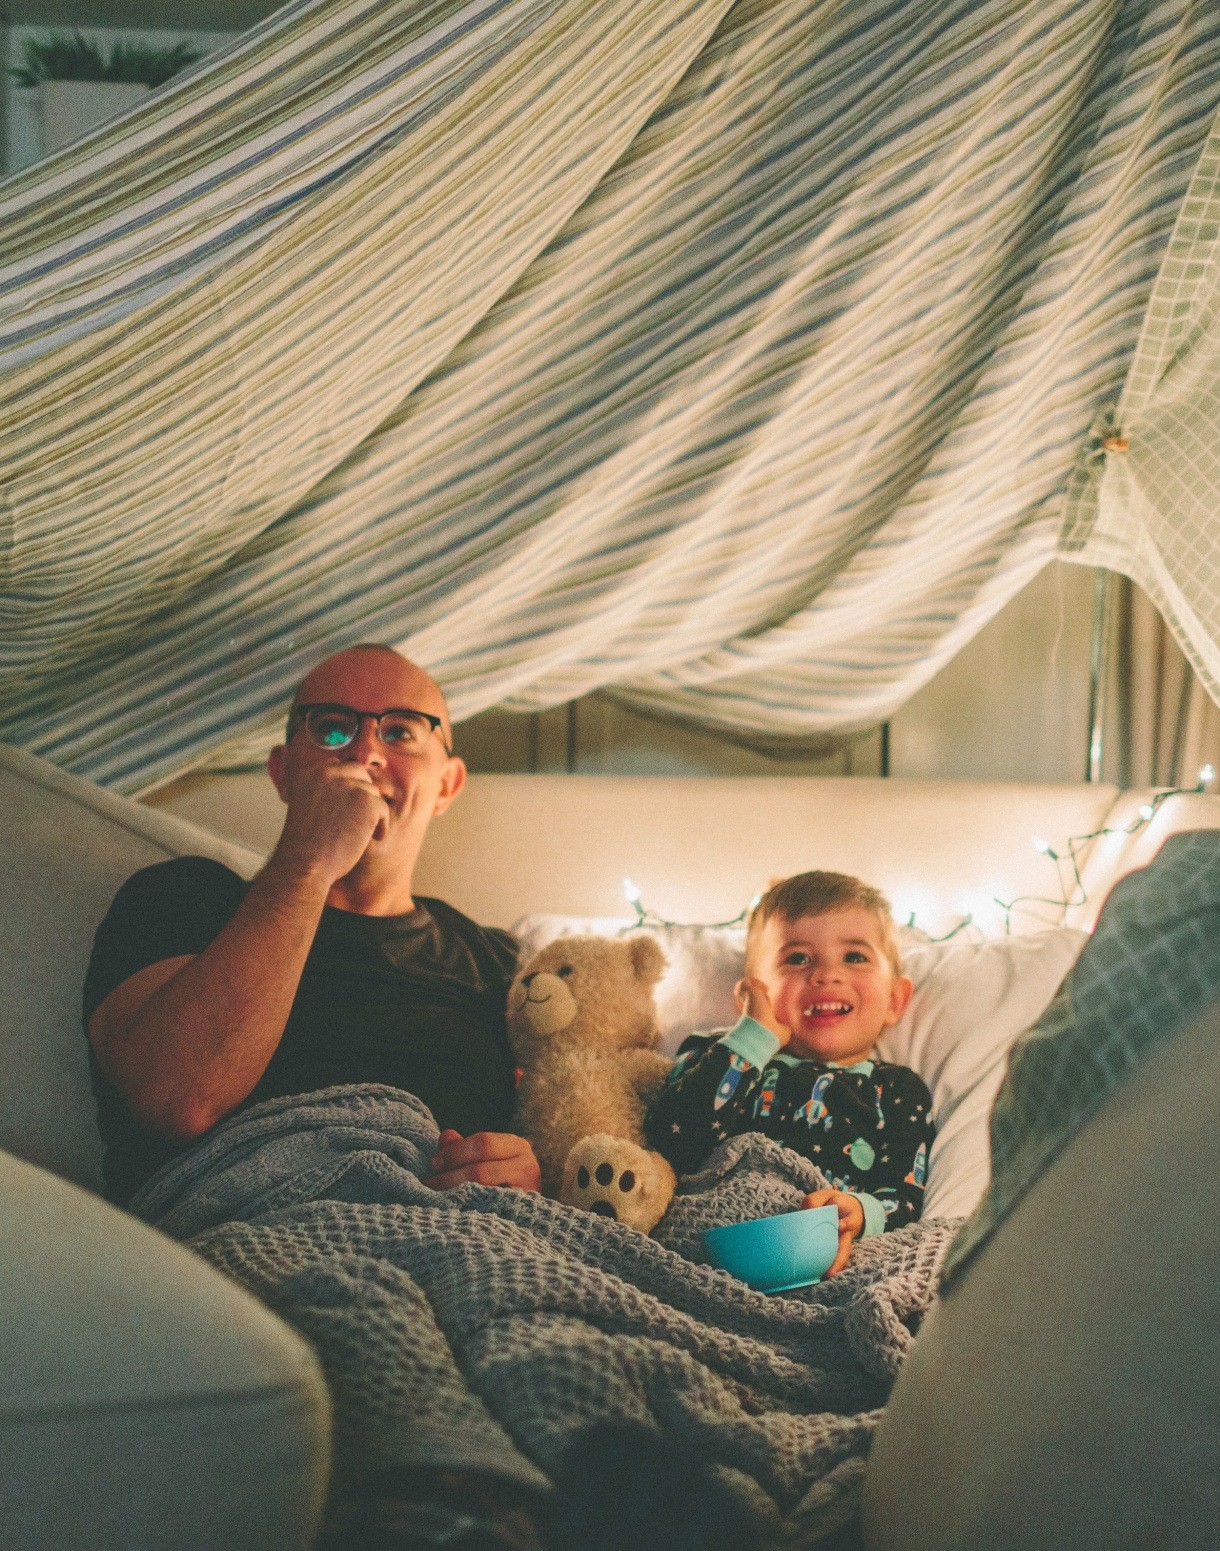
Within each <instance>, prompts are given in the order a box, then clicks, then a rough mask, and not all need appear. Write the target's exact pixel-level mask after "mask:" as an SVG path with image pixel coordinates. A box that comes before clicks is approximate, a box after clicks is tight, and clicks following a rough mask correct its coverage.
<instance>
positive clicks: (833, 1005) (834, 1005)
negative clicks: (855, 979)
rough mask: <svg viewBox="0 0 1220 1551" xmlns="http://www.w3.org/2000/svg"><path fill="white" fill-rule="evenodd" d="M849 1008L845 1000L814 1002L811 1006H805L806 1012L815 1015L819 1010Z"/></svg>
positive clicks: (848, 1009)
mask: <svg viewBox="0 0 1220 1551" xmlns="http://www.w3.org/2000/svg"><path fill="white" fill-rule="evenodd" d="M850 1011H851V1008H850V1007H849V1006H848V1005H847V1003H846V1002H815V1003H814V1004H813V1006H812V1007H806V1009H805V1012H806V1013H807V1014H813V1015H816V1014H817V1013H821V1012H850Z"/></svg>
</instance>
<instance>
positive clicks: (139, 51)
mask: <svg viewBox="0 0 1220 1551" xmlns="http://www.w3.org/2000/svg"><path fill="white" fill-rule="evenodd" d="M23 54H24V62H23V63H22V64H21V65H18V66H15V67H14V68H13V69H12V70H10V72H9V73H10V75H11V76H12V77H13V79H14V80H15V81H16V83H17V85H18V86H21V87H25V88H27V89H28V88H30V87H33V86H38V85H40V84H41V83H42V82H43V81H128V82H134V83H138V84H141V85H144V86H162V85H164V83H165V82H166V81H168V80H169V79H170V77H171V76H174V75H177V74H178V72H179V70H184V69H185V68H186V67H187V65H193V64H194V63H195V61H196V60H198V59H202V58H203V55H202V54H201V53H199V52H198V51H197V50H196V49H193V48H191V47H190V46H189V44H186V43H175V44H174V46H173V47H172V48H162V47H159V46H157V45H155V44H149V43H139V42H131V41H124V40H122V39H120V40H119V42H117V43H115V44H114V45H113V47H112V48H111V50H110V53H109V54H108V55H106V54H104V53H103V52H102V49H101V46H100V45H99V44H97V43H95V42H93V41H92V40H91V39H89V38H85V37H83V36H82V35H81V33H79V32H52V33H49V34H48V35H47V36H46V37H45V38H29V39H27V40H26V43H25V46H24V49H23Z"/></svg>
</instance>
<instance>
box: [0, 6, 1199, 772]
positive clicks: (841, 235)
mask: <svg viewBox="0 0 1220 1551" xmlns="http://www.w3.org/2000/svg"><path fill="white" fill-rule="evenodd" d="M1218 100H1220V11H1218V10H1217V8H1216V7H1215V6H1214V5H1211V4H1208V3H1204V0H1196V3H1190V0H1143V3H1140V4H1135V3H1122V0H1026V3H1016V0H982V3H980V0H956V3H951V0H922V3H917V0H858V3H855V4H853V5H850V6H843V5H838V4H830V3H827V0H821V3H819V0H814V3H810V0H737V3H732V0H597V3H596V4H593V3H587V0H499V3H491V0H469V3H467V4H464V5H459V4H455V3H452V0H434V3H432V4H418V3H417V4H395V5H387V4H385V3H368V0H366V3H359V0H322V3H314V4H308V5H298V6H291V5H290V6H288V7H287V8H285V9H284V10H282V11H280V12H278V13H277V14H276V15H275V16H274V17H272V18H271V19H270V20H269V21H268V22H267V23H265V24H264V25H263V26H262V27H261V28H259V29H257V30H256V31H255V32H254V33H252V34H250V35H249V36H248V37H247V38H245V39H243V40H242V41H241V42H240V43H239V45H237V46H236V47H235V48H234V49H233V50H231V51H230V52H229V53H227V54H225V55H222V56H219V57H217V58H216V59H214V60H212V61H209V62H207V63H206V64H205V65H204V66H202V67H200V68H199V69H198V70H197V71H196V72H195V73H194V74H193V75H192V76H190V77H189V78H187V79H185V80H183V81H181V82H178V83H176V84H173V85H171V86H170V87H169V88H167V89H166V90H165V91H163V92H161V93H159V94H157V95H156V96H155V97H154V98H152V99H151V100H150V101H149V102H148V103H147V104H145V105H143V106H142V107H141V108H139V109H137V110H136V111H134V112H132V113H130V114H128V115H127V116H126V117H125V118H124V119H122V120H120V121H118V122H116V124H115V125H113V126H111V127H108V128H104V129H103V130H101V131H99V132H98V133H96V134H95V135H94V136H92V137H91V138H90V139H88V140H87V141H84V142H82V143H81V144H80V145H78V146H75V147H72V148H69V149H67V150H66V151H64V152H62V153H60V154H59V155H58V156H56V157H55V158H53V159H51V160H50V161H48V162H47V163H45V164H43V165H42V166H41V167H37V168H33V169H30V170H29V171H28V172H26V173H24V174H22V175H20V176H19V177H17V178H15V179H12V180H10V181H9V182H8V183H7V184H4V185H0V384H2V387H0V394H2V395H3V409H2V410H0V445H2V446H3V467H2V472H0V557H2V560H0V563H2V564H3V566H4V588H3V601H2V604H0V736H4V737H6V738H8V739H9V740H11V741H13V742H16V743H19V744H22V745H24V746H26V747H28V748H30V749H32V750H34V751H36V752H38V753H41V754H43V755H45V756H47V757H49V758H51V759H53V760H55V761H56V762H58V763H60V764H62V765H64V766H66V767H68V768H71V769H73V770H75V771H77V772H79V773H82V774H85V775H88V776H90V777H92V778H93V779H95V780H100V781H103V782H105V783H108V784H112V785H114V786H116V787H118V788H119V789H122V790H139V789H142V788H145V787H148V786H150V785H153V784H156V783H157V782H159V781H162V780H164V779H166V778H168V777H169V776H171V775H173V774H175V773H177V772H179V771H182V770H184V769H187V768H190V767H192V766H196V765H199V764H201V763H206V762H213V763H220V762H237V761H240V760H243V759H246V758H251V757H253V756H255V755H256V754H257V753H258V752H260V751H261V750H262V749H264V748H265V747H266V746H267V745H268V744H269V743H270V742H271V741H272V740H273V738H274V736H275V733H276V729H277V727H278V724H279V721H280V716H281V711H282V707H283V704H284V702H285V700H286V698H287V696H288V694H289V692H290V689H291V686H292V684H293V683H294V682H295V681H296V679H297V678H299V677H300V675H301V674H302V672H303V671H304V670H305V668H306V667H308V665H309V664H310V663H311V662H312V661H313V660H315V659H316V658H317V657H318V656H319V655H321V654H322V653H323V652H324V651H327V650H330V649H333V648H335V647H338V646H340V645H343V644H345V643H347V642H350V641H352V640H357V639H378V640H388V641H393V642H395V643H396V644H398V645H400V646H402V647H403V648H404V649H405V650H406V651H408V652H409V653H410V654H411V655H413V656H415V657H417V658H418V659H419V660H420V661H422V662H424V663H425V664H426V665H427V666H428V667H430V668H431V669H432V670H433V671H434V672H435V673H436V675H437V677H438V678H439V679H440V681H441V682H442V684H443V685H444V686H445V688H446V689H447V691H448V692H449V694H450V696H451V699H452V702H453V707H454V711H455V714H456V716H457V717H458V718H459V719H460V718H461V717H463V716H467V715H470V714H473V713H474V712H476V711H479V710H482V709H485V708H486V707H488V706H491V705H497V704H499V705H505V706H508V707H512V708H516V709H521V710H528V709H535V708H539V707H544V706H548V705H552V704H555V703H558V702H561V701H564V700H567V699H570V698H572V697H574V696H577V695H580V694H584V693H586V692H587V691H589V690H592V689H594V688H598V687H608V688H610V689H612V691H613V693H614V694H615V695H617V696H618V697H620V698H621V699H623V700H624V701H626V702H628V703H629V704H632V705H634V706H636V707H638V708H642V709H645V710H649V711H653V712H658V713H661V714H666V715H672V716H677V717H683V718H688V719H693V720H696V721H699V722H701V723H703V724H705V725H708V726H711V727H719V728H724V729H738V730H745V731H749V732H751V733H754V734H757V735H759V736H764V737H765V736H770V735H776V736H789V735H801V736H804V735H808V734H811V733H815V732H824V731H831V732H833V731H848V730H852V729H855V728H858V727H861V726H865V725H868V724H869V723H870V722H873V721H876V720H877V719H878V718H880V717H884V716H885V715H887V714H889V713H890V712H891V711H893V710H894V709H895V708H896V707H897V706H898V705H899V704H900V703H901V702H902V700H903V699H905V698H906V697H907V696H908V695H909V694H911V693H912V692H913V691H914V690H915V689H916V688H918V687H919V685H921V684H922V683H923V682H925V681H926V680H927V679H928V678H929V677H930V676H931V675H932V674H933V673H934V672H935V671H936V670H937V669H938V668H939V667H940V666H941V665H942V664H943V663H944V662H945V661H947V660H948V658H949V657H950V656H951V655H952V654H953V653H954V652H955V651H956V650H958V648H959V647H960V646H961V645H963V644H964V643H965V641H966V640H968V639H969V637H970V636H971V635H972V634H973V633H974V632H975V631H976V630H977V629H978V628H979V627H980V625H981V624H982V623H983V622H984V621H985V620H986V619H987V618H989V617H990V616H991V615H992V614H993V613H994V612H995V611H996V609H998V608H999V607H1000V606H1001V605H1002V604H1003V603H1004V602H1005V601H1006V600H1007V599H1008V598H1009V597H1011V596H1012V595H1013V593H1014V592H1016V591H1017V590H1018V589H1019V588H1020V587H1021V586H1022V585H1023V584H1024V583H1025V582H1026V581H1027V580H1028V579H1029V578H1030V577H1031V576H1032V575H1034V574H1035V573H1036V572H1037V570H1038V569H1039V568H1041V567H1042V566H1043V565H1044V564H1046V562H1047V561H1048V560H1049V559H1050V558H1051V557H1052V556H1053V555H1054V554H1055V553H1056V548H1057V545H1058V543H1059V538H1060V527H1061V522H1062V516H1063V499H1064V491H1065V488H1066V485H1067V481H1068V477H1069V474H1070V473H1071V471H1072V469H1073V467H1074V466H1075V464H1076V461H1077V458H1078V455H1079V451H1080V448H1081V447H1082V445H1085V444H1086V441H1087V438H1088V436H1089V434H1090V427H1091V426H1093V425H1094V424H1095V423H1096V422H1097V421H1098V419H1099V417H1100V416H1104V415H1105V414H1106V413H1107V412H1110V407H1111V406H1114V405H1116V404H1117V401H1118V397H1119V394H1120V392H1121V390H1122V387H1123V383H1124V380H1125V378H1126V375H1127V371H1128V367H1129V365H1130V363H1131V360H1132V356H1133V352H1134V350H1135V346H1136V342H1137V339H1138V338H1139V335H1140V329H1141V325H1142V323H1143V320H1144V317H1145V312H1146V310H1147V307H1148V302H1149V296H1150V293H1151V291H1152V286H1153V282H1154V280H1155V278H1156V276H1157V273H1158V271H1159V269H1160V267H1161V263H1162V260H1163V258H1164V255H1165V251H1166V244H1167V242H1168V240H1169V237H1170V233H1171V231H1172V230H1173V227H1174V222H1175V218H1176V217H1177V215H1178V212H1179V210H1180V208H1181V207H1182V203H1183V199H1184V197H1185V195H1186V191H1187V188H1188V185H1189V184H1190V180H1191V177H1192V174H1193V173H1194V172H1195V169H1196V164H1197V163H1198V161H1199V156H1200V151H1201V148H1202V147H1203V145H1204V143H1205V141H1206V138H1207V134H1208V131H1209V128H1210V126H1211V123H1212V121H1213V118H1214V116H1215V112H1216V105H1217V101H1218Z"/></svg>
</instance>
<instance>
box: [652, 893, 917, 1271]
mask: <svg viewBox="0 0 1220 1551" xmlns="http://www.w3.org/2000/svg"><path fill="white" fill-rule="evenodd" d="M911 990H912V984H911V980H910V977H909V976H907V975H904V974H903V973H902V963H901V959H900V957H899V952H898V942H897V938H896V935H895V932H894V923H893V919H892V917H891V915H890V907H889V904H888V902H887V900H886V898H885V896H884V895H883V894H881V893H880V892H879V891H878V890H877V889H874V888H870V887H869V885H868V884H866V883H862V882H861V881H860V880H859V879H858V878H851V877H848V876H847V875H846V874H844V873H837V872H803V873H798V874H797V875H796V877H793V878H785V879H784V880H783V881H782V882H780V883H776V884H773V885H772V887H771V888H770V889H768V890H767V892H766V893H765V894H764V895H763V896H762V898H761V899H760V900H759V902H758V904H757V905H756V906H755V907H754V910H753V912H752V913H751V915H750V925H749V930H748V932H747V936H746V972H745V976H744V977H743V979H741V980H740V981H739V982H738V984H737V1003H738V1006H739V1007H740V1009H741V1011H742V1014H743V1016H742V1018H741V1019H740V1021H739V1022H738V1023H737V1024H736V1025H735V1027H733V1028H732V1029H730V1030H729V1031H728V1032H727V1033H725V1032H723V1031H717V1032H715V1033H711V1034H692V1035H691V1037H690V1038H689V1039H688V1040H686V1041H685V1043H684V1044H683V1045H682V1047H681V1049H680V1050H679V1052H678V1059H677V1061H676V1062H675V1064H674V1067H673V1069H672V1071H671V1072H670V1074H669V1077H668V1079H667V1080H666V1083H665V1086H664V1088H662V1090H661V1092H660V1093H659V1094H658V1095H657V1098H656V1100H655V1101H654V1103H653V1105H652V1108H651V1109H650V1110H649V1112H648V1116H647V1119H646V1121H645V1130H646V1131H647V1134H648V1140H649V1145H650V1146H652V1147H655V1148H656V1149H657V1151H658V1152H660V1153H662V1154H663V1155H664V1156H665V1157H666V1158H668V1159H669V1161H670V1163H672V1164H673V1166H674V1168H675V1169H676V1170H677V1171H678V1172H679V1173H682V1172H684V1171H686V1172H689V1171H690V1170H691V1169H694V1168H697V1167H698V1166H699V1165H700V1164H701V1163H702V1162H703V1160H704V1158H706V1156H707V1154H708V1153H709V1152H711V1151H712V1149H713V1148H714V1147H715V1146H716V1145H717V1144H718V1143H720V1142H722V1141H724V1139H725V1138H726V1137H729V1136H740V1135H741V1134H742V1133H743V1132H747V1131H759V1132H761V1133H762V1134H763V1135H764V1136H770V1137H773V1138H774V1139H775V1140H776V1141H777V1142H782V1143H783V1144H784V1145H785V1146H786V1147H791V1148H792V1149H793V1150H794V1151H796V1152H799V1153H800V1154H801V1155H802V1156H803V1157H806V1158H808V1159H809V1160H810V1161H811V1162H812V1163H815V1164H816V1165H817V1166H818V1168H820V1169H821V1170H822V1172H823V1173H824V1174H825V1175H826V1176H827V1178H828V1179H830V1180H831V1181H832V1186H833V1188H831V1189H828V1190H815V1191H814V1192H813V1193H812V1195H809V1196H806V1198H805V1201H804V1205H805V1206H836V1207H837V1208H838V1210H839V1250H838V1254H837V1255H836V1257H835V1260H834V1263H833V1264H832V1265H831V1267H830V1270H829V1271H828V1272H827V1275H828V1276H834V1275H835V1274H836V1273H837V1272H839V1271H841V1270H842V1269H843V1267H844V1266H845V1265H846V1264H847V1260H848V1257H849V1255H850V1254H851V1249H852V1245H853V1244H854V1242H855V1240H856V1239H857V1238H858V1237H859V1236H860V1235H861V1234H873V1233H882V1232H884V1231H885V1229H887V1228H897V1227H902V1226H903V1225H904V1224H906V1223H909V1222H914V1221H915V1220H916V1219H917V1218H918V1216H919V1213H920V1209H921V1207H922V1205H923V1193H924V1181H925V1178H926V1176H927V1164H928V1153H929V1151H930V1149H931V1146H932V1138H933V1136H934V1134H935V1128H934V1126H933V1123H932V1099H931V1095H930V1094H929V1092H928V1090H927V1088H926V1087H925V1086H924V1084H923V1082H922V1081H921V1080H920V1078H918V1077H917V1076H916V1075H915V1073H914V1072H912V1071H911V1070H910V1069H909V1068H908V1067H905V1066H895V1065H892V1064H890V1063H888V1062H883V1061H877V1060H876V1059H875V1058H874V1055H873V1047H874V1046H875V1045H876V1043H877V1040H878V1038H879V1037H880V1035H881V1032H882V1030H883V1029H886V1028H888V1027H889V1026H890V1025H891V1024H893V1023H897V1022H898V1020H899V1018H901V1016H902V1014H903V1012H904V1011H905V1010H906V1005H907V1003H908V1002H909V1001H910V999H911Z"/></svg>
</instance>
